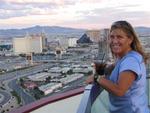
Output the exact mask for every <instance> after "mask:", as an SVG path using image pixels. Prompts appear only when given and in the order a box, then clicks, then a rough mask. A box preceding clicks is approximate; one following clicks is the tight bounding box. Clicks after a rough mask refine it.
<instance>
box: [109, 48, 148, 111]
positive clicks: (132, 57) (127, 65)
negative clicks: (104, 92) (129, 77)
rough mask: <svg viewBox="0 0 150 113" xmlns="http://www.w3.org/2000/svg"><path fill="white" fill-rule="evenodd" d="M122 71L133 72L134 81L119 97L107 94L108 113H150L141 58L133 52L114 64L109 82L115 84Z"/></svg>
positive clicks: (144, 71)
mask: <svg viewBox="0 0 150 113" xmlns="http://www.w3.org/2000/svg"><path fill="white" fill-rule="evenodd" d="M123 71H132V72H134V73H135V75H136V80H135V81H134V82H133V84H132V86H131V87H130V88H129V89H128V91H127V92H126V93H125V95H123V96H121V97H118V96H115V95H113V94H111V93H109V98H110V113H150V111H149V109H148V102H147V100H148V99H147V95H146V68H145V64H144V62H143V58H142V56H141V55H140V54H139V53H137V52H135V51H130V52H129V53H127V55H125V56H124V57H123V58H122V59H120V60H118V61H117V62H116V66H115V68H114V70H113V71H112V73H111V75H110V80H111V81H112V82H113V83H117V82H118V78H119V74H120V73H121V72H123Z"/></svg>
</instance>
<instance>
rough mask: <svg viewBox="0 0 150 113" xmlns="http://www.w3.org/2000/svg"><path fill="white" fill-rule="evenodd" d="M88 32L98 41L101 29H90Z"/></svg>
mask: <svg viewBox="0 0 150 113" xmlns="http://www.w3.org/2000/svg"><path fill="white" fill-rule="evenodd" d="M86 34H87V36H88V37H89V38H90V40H91V41H92V42H98V41H99V40H100V30H88V31H86Z"/></svg>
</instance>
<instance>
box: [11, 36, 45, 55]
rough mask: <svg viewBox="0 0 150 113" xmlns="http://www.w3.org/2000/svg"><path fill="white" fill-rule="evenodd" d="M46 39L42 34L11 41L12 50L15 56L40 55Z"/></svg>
mask: <svg viewBox="0 0 150 113" xmlns="http://www.w3.org/2000/svg"><path fill="white" fill-rule="evenodd" d="M45 39H46V37H45V36H43V35H42V34H41V35H39V34H36V35H27V36H25V37H19V38H14V39H13V50H14V53H15V54H29V53H42V52H43V49H44V48H45V43H46V42H45V41H46V40H45Z"/></svg>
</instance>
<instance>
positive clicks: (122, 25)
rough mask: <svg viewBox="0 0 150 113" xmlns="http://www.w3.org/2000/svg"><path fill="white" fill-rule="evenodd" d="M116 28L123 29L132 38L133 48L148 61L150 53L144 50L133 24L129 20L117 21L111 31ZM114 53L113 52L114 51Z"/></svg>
mask: <svg viewBox="0 0 150 113" xmlns="http://www.w3.org/2000/svg"><path fill="white" fill-rule="evenodd" d="M114 29H121V30H123V31H124V32H125V33H126V34H127V36H128V38H131V39H132V43H131V48H132V50H134V51H137V52H138V53H140V54H141V55H142V56H143V59H144V62H145V63H146V62H147V59H148V55H147V54H146V53H145V52H144V50H143V48H142V45H141V43H140V41H139V39H138V36H137V34H136V33H135V30H134V29H133V27H132V26H131V24H130V23H129V22H127V21H116V22H114V23H113V24H112V25H111V28H110V32H112V30H114ZM112 54H113V53H112Z"/></svg>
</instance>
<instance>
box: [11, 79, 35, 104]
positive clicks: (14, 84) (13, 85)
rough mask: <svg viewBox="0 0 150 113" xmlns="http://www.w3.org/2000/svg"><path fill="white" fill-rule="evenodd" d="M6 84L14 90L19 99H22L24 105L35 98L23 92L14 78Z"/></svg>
mask: <svg viewBox="0 0 150 113" xmlns="http://www.w3.org/2000/svg"><path fill="white" fill-rule="evenodd" d="M8 86H9V87H10V88H11V89H13V90H14V91H16V92H17V94H18V95H19V96H20V97H21V99H22V100H23V105H26V104H29V103H31V102H33V101H35V99H34V98H33V97H32V96H30V95H29V94H28V93H26V92H24V91H23V89H22V88H21V87H19V86H18V84H17V80H16V79H15V80H12V81H11V82H9V83H8Z"/></svg>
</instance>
